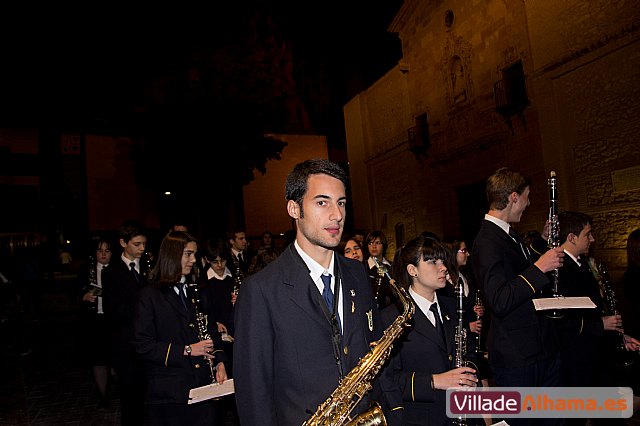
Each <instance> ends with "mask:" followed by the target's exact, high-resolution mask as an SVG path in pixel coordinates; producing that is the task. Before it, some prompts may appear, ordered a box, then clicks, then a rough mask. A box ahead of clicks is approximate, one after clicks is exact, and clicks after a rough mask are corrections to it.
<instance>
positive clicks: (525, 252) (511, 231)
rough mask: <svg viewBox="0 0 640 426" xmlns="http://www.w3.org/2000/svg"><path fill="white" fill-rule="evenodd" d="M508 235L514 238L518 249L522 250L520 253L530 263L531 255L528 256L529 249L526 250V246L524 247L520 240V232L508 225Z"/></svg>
mask: <svg viewBox="0 0 640 426" xmlns="http://www.w3.org/2000/svg"><path fill="white" fill-rule="evenodd" d="M509 236H510V237H511V238H513V239H514V240H516V243H518V245H519V246H520V251H522V255H523V256H524V257H526V258H527V260H528V261H529V263H532V262H531V257H530V256H529V250H527V248H526V247H525V245H524V241H522V238H521V237H520V234H518V233H517V232H516V230H515V229H513V228H512V227H511V226H510V227H509Z"/></svg>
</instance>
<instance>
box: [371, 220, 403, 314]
mask: <svg viewBox="0 0 640 426" xmlns="http://www.w3.org/2000/svg"><path fill="white" fill-rule="evenodd" d="M365 243H366V246H365V247H366V250H367V254H366V256H365V257H366V259H367V260H366V265H367V267H368V268H369V279H370V280H371V286H372V287H373V293H374V294H375V297H376V301H377V303H378V308H379V309H383V308H385V307H387V306H389V305H390V304H391V303H393V302H395V300H396V296H395V295H394V294H393V291H391V287H390V285H389V278H387V276H386V275H385V274H383V273H382V272H383V271H379V270H378V266H376V261H377V263H378V265H381V267H382V268H384V270H386V271H387V272H388V271H390V270H391V263H389V261H388V260H387V259H386V258H385V255H386V254H387V247H388V244H387V237H386V236H385V235H384V232H382V231H380V230H376V231H371V232H369V234H368V235H367V238H366V239H365Z"/></svg>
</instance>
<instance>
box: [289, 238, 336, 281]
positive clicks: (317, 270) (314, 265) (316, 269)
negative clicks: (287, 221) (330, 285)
mask: <svg viewBox="0 0 640 426" xmlns="http://www.w3.org/2000/svg"><path fill="white" fill-rule="evenodd" d="M293 245H294V247H295V248H296V250H297V251H298V253H299V254H300V257H301V258H302V260H303V261H304V263H305V264H306V265H307V268H309V275H311V278H312V279H313V282H314V283H315V282H317V281H318V279H319V278H320V275H322V274H323V273H324V272H325V271H327V272H329V273H330V274H331V275H333V262H334V260H335V257H336V256H335V253H332V254H331V262H330V263H329V268H328V269H324V266H322V265H320V264H319V263H318V262H316V261H315V260H313V259H312V258H311V256H309V255H308V254H307V253H305V252H304V250H302V248H301V247H300V245H299V244H298V241H295V242H294V243H293Z"/></svg>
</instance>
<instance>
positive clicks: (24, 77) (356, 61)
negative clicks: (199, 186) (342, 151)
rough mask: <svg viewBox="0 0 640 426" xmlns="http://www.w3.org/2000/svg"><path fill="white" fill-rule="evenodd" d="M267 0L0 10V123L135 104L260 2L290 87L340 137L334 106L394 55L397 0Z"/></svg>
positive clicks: (238, 29) (68, 121)
mask: <svg viewBox="0 0 640 426" xmlns="http://www.w3.org/2000/svg"><path fill="white" fill-rule="evenodd" d="M265 3H266V2H265ZM269 3H274V4H275V5H274V4H271V5H270V6H268V8H267V7H265V6H262V7H261V8H257V7H255V6H252V5H250V4H247V3H242V4H240V5H238V4H236V5H233V6H224V7H223V6H220V5H218V4H216V3H209V4H208V5H207V7H206V8H202V9H198V8H197V7H195V6H190V7H189V8H187V7H186V6H179V7H175V6H172V7H171V8H167V9H147V10H142V11H141V10H132V9H131V8H130V7H128V8H116V7H115V6H112V5H109V7H111V9H104V10H102V9H101V7H99V6H95V8H94V9H93V10H91V12H88V11H83V10H74V11H71V10H70V11H68V13H65V11H62V10H58V9H56V10H52V11H47V10H41V9H35V10H30V11H28V13H27V11H22V12H21V13H18V12H14V11H8V10H3V11H0V12H2V13H3V25H2V26H1V29H0V50H1V51H2V59H1V61H2V62H1V63H2V67H1V69H0V114H1V116H2V117H1V118H0V126H4V127H18V126H22V125H36V126H41V125H52V124H53V125H56V126H57V125H63V126H72V127H73V126H80V128H81V126H83V125H84V123H86V122H87V121H93V122H95V121H96V120H98V121H100V120H106V121H109V120H111V119H113V116H114V115H118V114H122V113H129V112H131V111H135V110H136V109H139V108H140V105H141V103H143V102H144V101H143V98H144V94H145V91H147V90H148V87H149V82H150V81H153V80H154V79H156V78H158V76H166V75H170V74H171V73H172V72H174V69H176V70H177V69H179V67H180V63H181V61H182V60H183V59H182V58H184V56H185V55H186V54H187V53H188V52H193V51H196V50H198V49H215V48H218V47H221V46H225V45H228V44H230V43H234V42H235V41H236V40H237V39H238V38H239V37H243V33H244V32H245V31H246V29H247V25H246V23H247V21H246V17H247V14H248V13H253V12H255V10H260V9H261V11H262V14H261V16H271V17H273V22H274V23H275V24H274V25H275V27H276V28H277V32H278V37H281V38H282V39H284V40H289V42H290V46H291V49H292V52H293V60H294V63H295V64H296V66H295V68H294V75H295V80H296V87H297V91H299V92H300V93H299V95H300V96H301V97H302V98H303V102H304V104H305V106H306V108H307V109H308V110H309V112H310V114H311V116H312V121H313V122H314V126H315V127H316V129H317V131H318V132H320V133H327V134H332V133H333V134H334V135H336V136H335V137H336V138H340V136H339V135H338V134H339V133H340V132H338V131H336V127H337V126H341V123H342V122H341V117H342V115H341V112H342V105H344V104H345V103H346V101H348V99H350V98H351V97H352V96H353V95H354V94H356V93H358V92H359V91H361V90H362V89H364V88H365V87H367V86H368V85H370V84H371V83H372V82H373V81H375V79H377V78H378V77H379V76H380V75H382V74H383V73H384V72H386V71H387V70H388V69H389V68H390V67H392V66H393V65H394V64H395V63H397V61H398V59H399V51H400V47H399V41H398V40H397V37H395V35H392V34H389V33H388V32H387V31H386V29H387V27H388V25H389V23H390V22H391V19H392V17H393V15H394V13H395V12H396V11H397V10H398V8H399V6H400V5H401V3H402V0H389V1H383V2H365V1H361V0H355V1H333V0H331V1H311V2H299V1H298V2H288V1H285V2H269ZM257 4H260V3H257ZM105 7H106V6H105ZM258 30H260V28H258ZM319 80H321V81H323V83H324V84H326V85H327V86H325V85H324V84H321V85H316V84H315V82H317V81H319ZM314 86H315V88H316V89H318V88H320V89H319V90H321V91H322V93H315V94H314V93H313V91H314ZM325 88H328V89H327V90H325ZM323 103H326V104H328V106H327V107H326V110H324V111H323V107H322V106H321V105H322V104H323ZM314 104H315V105H314ZM314 109H319V110H320V111H319V112H317V111H316V112H317V113H315V114H314Z"/></svg>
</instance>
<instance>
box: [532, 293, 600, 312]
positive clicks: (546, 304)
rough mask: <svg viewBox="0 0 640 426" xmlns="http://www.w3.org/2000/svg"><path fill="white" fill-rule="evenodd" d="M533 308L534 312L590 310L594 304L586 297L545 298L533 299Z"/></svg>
mask: <svg viewBox="0 0 640 426" xmlns="http://www.w3.org/2000/svg"><path fill="white" fill-rule="evenodd" d="M533 306H534V307H535V308H536V311H546V310H549V309H591V308H595V307H596V304H595V303H593V302H592V301H591V299H589V298H588V297H586V296H584V297H564V296H560V297H545V298H542V299H533Z"/></svg>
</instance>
